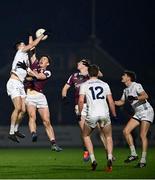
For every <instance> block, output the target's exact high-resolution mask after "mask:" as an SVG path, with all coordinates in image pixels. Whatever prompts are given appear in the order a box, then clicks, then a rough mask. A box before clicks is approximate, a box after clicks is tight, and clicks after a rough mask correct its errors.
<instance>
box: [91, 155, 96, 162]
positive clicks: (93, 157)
mask: <svg viewBox="0 0 155 180" xmlns="http://www.w3.org/2000/svg"><path fill="white" fill-rule="evenodd" d="M90 159H91V162H93V161H96V159H95V156H94V154H90Z"/></svg>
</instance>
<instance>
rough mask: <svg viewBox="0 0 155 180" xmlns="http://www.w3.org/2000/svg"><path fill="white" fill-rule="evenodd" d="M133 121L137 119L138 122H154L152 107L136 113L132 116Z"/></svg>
mask: <svg viewBox="0 0 155 180" xmlns="http://www.w3.org/2000/svg"><path fill="white" fill-rule="evenodd" d="M133 118H134V119H137V120H138V121H149V122H151V123H152V122H153V120H154V111H153V108H152V107H149V108H147V109H144V110H140V111H137V112H136V113H135V114H134V116H133Z"/></svg>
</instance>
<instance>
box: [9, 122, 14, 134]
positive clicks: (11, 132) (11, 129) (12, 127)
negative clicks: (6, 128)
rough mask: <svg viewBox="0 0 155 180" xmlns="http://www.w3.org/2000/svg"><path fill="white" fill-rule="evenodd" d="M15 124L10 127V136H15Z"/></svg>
mask: <svg viewBox="0 0 155 180" xmlns="http://www.w3.org/2000/svg"><path fill="white" fill-rule="evenodd" d="M14 127H15V126H14V124H11V125H10V132H9V134H14Z"/></svg>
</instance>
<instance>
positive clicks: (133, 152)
mask: <svg viewBox="0 0 155 180" xmlns="http://www.w3.org/2000/svg"><path fill="white" fill-rule="evenodd" d="M130 151H131V156H137V153H136V149H135V146H134V145H131V146H130Z"/></svg>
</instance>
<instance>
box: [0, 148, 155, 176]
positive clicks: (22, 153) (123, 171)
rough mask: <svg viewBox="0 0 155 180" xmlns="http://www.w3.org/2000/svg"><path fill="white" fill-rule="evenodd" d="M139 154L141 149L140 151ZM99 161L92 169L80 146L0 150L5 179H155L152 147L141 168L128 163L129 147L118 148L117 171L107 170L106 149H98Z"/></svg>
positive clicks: (133, 163) (116, 152)
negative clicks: (55, 149)
mask: <svg viewBox="0 0 155 180" xmlns="http://www.w3.org/2000/svg"><path fill="white" fill-rule="evenodd" d="M138 153H139V155H140V154H141V152H140V151H139V150H138ZM95 155H96V159H97V162H98V166H97V169H96V171H91V168H90V161H89V162H83V160H82V150H81V149H80V148H66V149H65V148H64V150H63V151H62V152H53V151H51V150H50V149H37V148H36V149H28V148H26V149H0V178H1V179H130V178H132V179H133V178H134V179H154V178H155V148H149V151H148V157H147V166H146V167H145V168H142V169H139V168H135V167H134V166H135V165H136V164H137V162H138V161H136V162H132V163H130V164H124V162H123V161H124V159H126V158H127V156H128V155H129V149H127V148H115V149H114V155H115V156H116V161H115V162H114V163H113V171H112V172H111V173H108V172H105V171H104V169H105V167H106V156H105V152H104V150H103V149H102V148H95Z"/></svg>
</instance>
